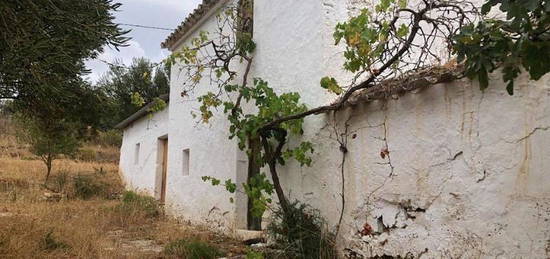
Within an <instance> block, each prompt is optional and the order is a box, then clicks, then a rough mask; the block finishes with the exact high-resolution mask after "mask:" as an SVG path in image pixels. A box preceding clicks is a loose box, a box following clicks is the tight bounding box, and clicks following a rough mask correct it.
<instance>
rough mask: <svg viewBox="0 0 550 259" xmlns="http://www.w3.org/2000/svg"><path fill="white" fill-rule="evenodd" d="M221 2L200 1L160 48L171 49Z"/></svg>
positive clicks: (219, 0)
mask: <svg viewBox="0 0 550 259" xmlns="http://www.w3.org/2000/svg"><path fill="white" fill-rule="evenodd" d="M223 1H225V0H202V3H201V4H200V5H199V6H198V7H197V8H196V9H195V10H194V11H193V12H191V13H190V14H189V15H188V16H187V18H185V20H184V21H183V22H182V23H181V24H180V25H179V26H178V27H177V28H176V30H175V31H174V32H173V33H172V34H170V35H169V36H168V38H166V40H164V42H162V43H161V44H160V46H161V47H162V48H167V49H171V48H173V47H174V46H175V44H176V43H177V42H178V40H179V39H180V38H181V37H183V36H184V35H185V34H186V33H188V32H189V31H191V30H192V29H193V27H194V26H195V25H197V24H198V23H199V22H200V20H201V19H202V18H204V17H206V15H207V14H208V13H209V11H210V10H212V8H214V7H215V6H216V5H217V4H218V3H221V2H223Z"/></svg>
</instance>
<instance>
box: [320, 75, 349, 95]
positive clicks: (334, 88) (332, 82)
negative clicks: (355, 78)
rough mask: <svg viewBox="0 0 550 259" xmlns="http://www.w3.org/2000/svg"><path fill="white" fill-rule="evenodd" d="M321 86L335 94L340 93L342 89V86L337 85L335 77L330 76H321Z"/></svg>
mask: <svg viewBox="0 0 550 259" xmlns="http://www.w3.org/2000/svg"><path fill="white" fill-rule="evenodd" d="M321 87H322V88H325V89H327V90H328V91H329V92H331V93H334V94H337V95H340V94H341V93H342V92H343V91H344V90H343V89H342V87H340V86H339V85H338V82H336V79H334V78H332V77H323V78H322V79H321Z"/></svg>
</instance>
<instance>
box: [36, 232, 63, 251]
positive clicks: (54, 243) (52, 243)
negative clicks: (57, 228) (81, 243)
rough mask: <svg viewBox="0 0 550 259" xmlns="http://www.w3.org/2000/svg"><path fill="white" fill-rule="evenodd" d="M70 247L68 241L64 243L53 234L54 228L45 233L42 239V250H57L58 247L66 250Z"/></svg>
mask: <svg viewBox="0 0 550 259" xmlns="http://www.w3.org/2000/svg"><path fill="white" fill-rule="evenodd" d="M69 248H71V247H70V246H69V245H67V244H66V243H64V242H62V241H59V240H57V239H56V238H55V237H54V236H53V231H52V230H50V231H48V233H46V235H44V236H43V237H42V239H41V240H40V249H42V250H47V251H53V250H57V249H63V250H66V249H69Z"/></svg>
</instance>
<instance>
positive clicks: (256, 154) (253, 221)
mask: <svg viewBox="0 0 550 259" xmlns="http://www.w3.org/2000/svg"><path fill="white" fill-rule="evenodd" d="M248 146H249V150H250V153H249V154H248V178H247V182H248V183H250V179H252V177H254V176H256V175H258V174H260V168H261V164H260V161H261V157H260V155H261V148H262V145H261V143H260V138H259V137H250V138H249V139H248ZM252 206H253V204H252V200H251V199H248V208H247V227H248V229H249V230H261V229H262V217H261V216H260V217H256V216H254V215H253V213H252Z"/></svg>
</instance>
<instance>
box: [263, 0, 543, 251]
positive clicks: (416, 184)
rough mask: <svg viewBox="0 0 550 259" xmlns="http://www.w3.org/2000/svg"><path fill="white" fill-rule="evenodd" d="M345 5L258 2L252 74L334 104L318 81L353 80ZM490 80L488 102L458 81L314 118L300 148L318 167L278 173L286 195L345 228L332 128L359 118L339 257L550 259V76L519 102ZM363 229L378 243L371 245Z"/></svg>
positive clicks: (354, 124) (312, 101)
mask: <svg viewBox="0 0 550 259" xmlns="http://www.w3.org/2000/svg"><path fill="white" fill-rule="evenodd" d="M343 2H344V1H341V2H340V1H322V2H317V1H290V0H289V1H284V0H283V1H278V2H277V5H273V4H271V3H267V2H266V1H256V9H255V34H254V37H255V41H256V42H257V43H258V49H257V52H256V53H255V61H254V62H255V64H254V70H253V71H254V74H253V75H254V76H255V77H262V78H263V79H265V80H267V81H268V82H269V83H270V85H271V86H272V87H274V88H276V89H277V90H278V91H280V92H283V91H299V92H300V94H301V95H302V97H303V100H304V102H306V103H307V104H308V105H309V106H310V107H314V106H317V105H319V104H325V103H328V102H330V101H331V100H332V99H333V98H334V97H333V96H330V95H327V94H326V93H325V92H324V91H323V90H322V89H321V88H320V87H319V80H320V78H321V77H323V76H325V75H331V76H335V77H336V78H339V79H340V80H345V79H346V78H349V75H348V74H346V72H344V71H342V70H341V69H340V67H341V66H340V64H341V62H342V60H341V55H342V53H341V49H340V48H338V47H334V46H333V39H332V33H333V28H334V25H335V22H337V21H342V20H344V19H345V17H347V15H348V11H350V10H351V8H349V7H350V6H348V5H346V3H343ZM493 78H494V80H493V81H492V83H491V86H490V88H489V89H488V90H486V91H485V92H484V93H482V92H481V91H480V90H479V87H478V86H477V85H476V84H473V83H471V82H469V81H459V82H455V83H453V84H449V85H446V86H444V85H438V86H434V87H432V88H430V89H427V90H423V91H420V92H418V93H409V94H407V95H405V96H403V97H401V98H396V99H392V100H389V101H384V102H382V101H379V102H375V103H372V104H366V105H361V106H359V107H355V108H353V109H350V110H348V111H341V112H339V113H338V114H336V119H334V117H333V115H320V116H313V117H310V118H307V119H306V123H305V131H306V132H305V134H304V136H303V138H304V139H305V140H309V141H311V142H312V143H316V147H315V148H316V152H315V155H314V161H315V162H314V163H315V164H314V165H313V166H312V167H311V168H303V167H300V166H299V165H297V164H296V163H290V164H289V165H287V166H286V167H285V168H284V169H283V170H281V174H282V176H281V177H282V182H283V185H284V186H285V187H286V189H287V193H288V194H290V196H291V198H296V199H300V200H302V201H306V202H308V203H310V204H312V205H313V206H314V207H316V208H318V209H320V210H321V212H322V213H323V215H325V217H326V218H327V219H328V220H329V222H331V223H332V224H333V225H335V224H336V223H337V222H338V217H339V215H340V210H341V207H342V205H341V198H340V194H341V181H342V179H341V176H340V169H341V168H340V166H341V159H342V154H341V152H340V149H339V144H338V142H337V141H336V135H337V132H335V130H334V126H336V128H337V129H338V134H339V133H341V132H343V124H344V121H347V120H348V116H350V115H351V116H352V118H351V119H350V120H349V123H350V127H349V131H350V132H353V133H352V134H350V136H349V139H348V141H349V143H348V149H349V153H348V155H347V156H348V157H347V162H346V164H345V178H346V183H345V197H346V205H345V213H344V215H345V217H344V223H343V226H342V230H341V236H340V241H341V243H340V245H341V246H340V247H341V248H342V249H349V250H347V251H348V253H349V254H354V253H357V254H359V255H363V256H365V257H367V258H368V257H371V256H375V255H379V256H381V255H390V256H402V257H405V256H413V257H420V255H423V258H459V257H462V258H487V257H490V258H493V257H502V258H547V257H548V256H549V254H548V253H549V251H550V222H549V221H550V174H549V173H548V171H549V169H550V164H549V162H547V161H549V159H550V145H549V144H550V131H549V130H548V129H549V128H550V77H548V76H547V77H545V78H543V79H541V80H539V81H538V82H530V81H528V80H527V79H526V78H525V77H524V78H522V79H521V80H520V81H518V84H517V85H518V87H517V89H516V95H515V96H513V97H510V96H508V95H507V93H506V91H505V85H504V84H503V83H502V82H501V81H500V75H499V74H496V75H493ZM353 137H355V138H353ZM386 145H387V147H388V150H389V152H390V156H389V157H386V158H385V159H383V158H382V157H381V155H380V152H381V150H382V149H384V148H385V147H386ZM389 159H391V165H390V164H389ZM392 168H393V169H392ZM365 223H368V224H369V225H370V226H371V227H372V228H373V229H374V233H373V234H372V235H368V236H365V237H363V236H361V235H360V234H358V232H359V231H361V230H362V229H363V227H364V225H365Z"/></svg>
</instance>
